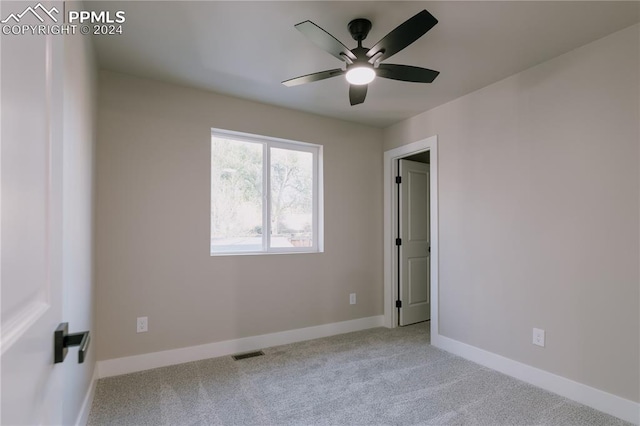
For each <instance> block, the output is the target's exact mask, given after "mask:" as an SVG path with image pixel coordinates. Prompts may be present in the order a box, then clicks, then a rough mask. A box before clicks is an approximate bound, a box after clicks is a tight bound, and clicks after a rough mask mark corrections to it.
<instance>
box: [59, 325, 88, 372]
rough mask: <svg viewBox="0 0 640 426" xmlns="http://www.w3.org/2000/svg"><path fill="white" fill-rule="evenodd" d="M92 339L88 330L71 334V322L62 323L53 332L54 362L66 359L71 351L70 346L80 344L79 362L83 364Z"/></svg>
mask: <svg viewBox="0 0 640 426" xmlns="http://www.w3.org/2000/svg"><path fill="white" fill-rule="evenodd" d="M90 341H91V338H90V337H89V332H88V331H83V332H82V333H72V334H69V323H68V322H62V323H60V325H59V326H58V328H56V331H54V332H53V354H54V356H53V357H54V361H53V362H54V364H57V363H59V362H62V361H64V358H65V357H66V356H67V352H68V351H69V349H68V348H69V346H80V350H78V363H79V364H82V363H83V362H84V358H85V356H86V354H87V351H88V350H89V342H90Z"/></svg>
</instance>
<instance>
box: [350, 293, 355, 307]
mask: <svg viewBox="0 0 640 426" xmlns="http://www.w3.org/2000/svg"><path fill="white" fill-rule="evenodd" d="M349 304H350V305H355V304H356V294H355V293H351V294H350V295H349Z"/></svg>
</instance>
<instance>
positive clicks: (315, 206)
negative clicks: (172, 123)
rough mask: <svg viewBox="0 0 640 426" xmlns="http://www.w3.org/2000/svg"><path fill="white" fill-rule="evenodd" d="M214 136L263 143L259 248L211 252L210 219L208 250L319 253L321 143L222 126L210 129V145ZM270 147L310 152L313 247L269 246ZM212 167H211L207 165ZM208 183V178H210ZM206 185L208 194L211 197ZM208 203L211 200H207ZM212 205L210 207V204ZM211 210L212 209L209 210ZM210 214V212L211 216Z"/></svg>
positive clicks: (237, 253)
mask: <svg viewBox="0 0 640 426" xmlns="http://www.w3.org/2000/svg"><path fill="white" fill-rule="evenodd" d="M213 137H219V138H224V139H232V140H235V141H239V142H249V143H256V144H260V145H262V160H263V163H262V165H263V167H262V203H263V204H262V228H263V232H262V250H261V251H225V252H214V251H213V250H212V248H211V231H212V223H211V219H209V253H210V255H211V256H243V255H258V254H291V253H322V252H323V251H324V241H323V240H324V214H323V212H324V205H323V202H324V197H323V173H322V168H323V167H322V145H316V144H312V143H307V142H299V141H293V140H288V139H279V138H273V137H269V136H260V135H254V134H250V133H242V132H235V131H231V130H225V129H216V128H212V129H211V140H210V142H209V143H210V144H212V143H213ZM270 148H281V149H289V150H295V151H301V152H309V153H311V154H312V155H313V174H312V179H313V185H312V192H313V194H312V228H313V229H312V232H311V238H312V246H311V247H271V248H270V247H269V246H270V245H271V150H270ZM209 169H210V170H211V167H209ZM210 182H211V179H210ZM211 189H212V188H211V187H209V197H211ZM209 205H210V206H211V203H209ZM210 208H211V207H210ZM210 213H211V212H210ZM210 216H211V215H210Z"/></svg>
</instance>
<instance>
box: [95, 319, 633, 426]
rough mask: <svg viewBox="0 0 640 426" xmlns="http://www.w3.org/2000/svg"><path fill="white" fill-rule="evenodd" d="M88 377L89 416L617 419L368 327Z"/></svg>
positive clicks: (488, 421) (503, 421) (445, 421)
mask: <svg viewBox="0 0 640 426" xmlns="http://www.w3.org/2000/svg"><path fill="white" fill-rule="evenodd" d="M264 352H265V355H264V356H262V357H257V358H249V359H245V360H241V361H234V360H233V359H231V357H222V358H213V359H207V360H204V361H197V362H191V363H187V364H181V365H176V366H172V367H165V368H157V369H154V370H148V371H143V372H139V373H134V374H127V375H123V376H118V377H111V378H106V379H101V380H99V381H98V385H97V388H96V394H95V399H94V402H93V407H92V409H91V414H90V417H89V425H281V424H282V425H383V424H384V425H400V424H401V425H409V424H430V425H580V426H582V425H598V426H601V425H624V424H627V423H625V422H623V421H621V420H619V419H616V418H614V417H611V416H609V415H606V414H603V413H601V412H599V411H596V410H593V409H591V408H588V407H585V406H582V405H580V404H577V403H574V402H572V401H570V400H567V399H566V398H563V397H560V396H557V395H554V394H552V393H549V392H547V391H544V390H541V389H538V388H536V387H534V386H531V385H528V384H526V383H523V382H520V381H518V380H515V379H512V378H510V377H507V376H505V375H503V374H500V373H497V372H495V371H492V370H489V369H487V368H484V367H482V366H480V365H477V364H474V363H472V362H469V361H466V360H464V359H462V358H459V357H457V356H454V355H451V354H449V353H447V352H444V351H441V350H439V349H436V348H434V347H432V346H431V345H429V333H428V323H422V324H417V325H414V326H410V327H403V328H396V329H392V330H390V329H386V328H376V329H371V330H365V331H360V332H356V333H349V334H342V335H339V336H333V337H328V338H324V339H317V340H311V341H307V342H301V343H294V344H290V345H284V346H277V347H273V348H267V349H264Z"/></svg>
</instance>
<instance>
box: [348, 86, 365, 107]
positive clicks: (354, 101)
mask: <svg viewBox="0 0 640 426" xmlns="http://www.w3.org/2000/svg"><path fill="white" fill-rule="evenodd" d="M366 97H367V85H366V84H358V85H355V84H350V85H349V102H351V105H352V106H353V105H358V104H361V103H363V102H364V98H366Z"/></svg>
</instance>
